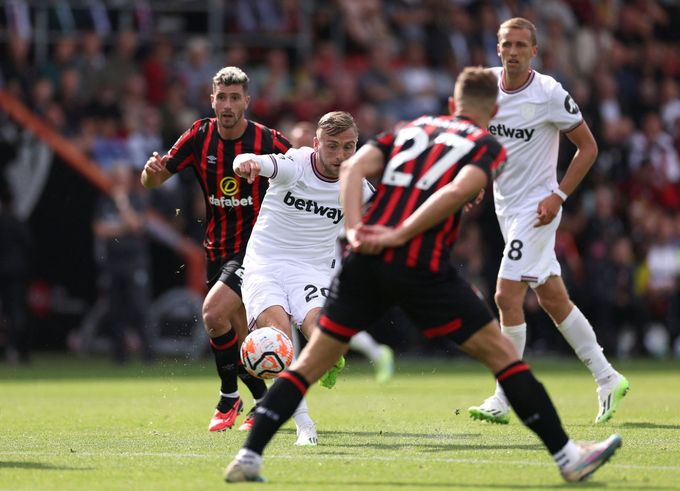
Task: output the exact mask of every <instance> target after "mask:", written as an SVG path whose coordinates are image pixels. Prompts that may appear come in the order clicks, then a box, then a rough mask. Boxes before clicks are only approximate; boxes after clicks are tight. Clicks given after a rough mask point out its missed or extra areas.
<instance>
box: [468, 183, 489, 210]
mask: <svg viewBox="0 0 680 491" xmlns="http://www.w3.org/2000/svg"><path fill="white" fill-rule="evenodd" d="M485 194H486V190H485V189H484V188H482V189H481V190H480V191H479V194H478V195H477V196H476V197H475V199H473V200H472V201H470V202H469V203H466V204H465V206H464V207H463V210H464V211H465V212H469V211H470V210H472V209H473V208H474V207H475V206H477V205H478V204H479V203H481V202H482V200H483V199H484V195H485Z"/></svg>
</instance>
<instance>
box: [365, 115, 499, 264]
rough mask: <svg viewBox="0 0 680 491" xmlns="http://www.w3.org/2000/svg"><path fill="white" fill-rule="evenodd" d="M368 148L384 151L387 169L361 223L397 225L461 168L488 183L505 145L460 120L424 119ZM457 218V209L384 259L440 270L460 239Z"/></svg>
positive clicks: (492, 176)
mask: <svg viewBox="0 0 680 491" xmlns="http://www.w3.org/2000/svg"><path fill="white" fill-rule="evenodd" d="M369 144H372V145H375V146H376V147H377V148H378V149H379V150H380V151H382V153H383V155H384V157H385V162H386V164H385V167H384V169H383V173H382V178H381V181H380V183H379V185H378V189H377V191H376V194H375V198H374V200H373V202H372V204H371V206H370V208H369V209H368V211H367V212H366V215H365V216H364V218H363V221H364V222H365V223H368V224H380V225H388V226H396V225H398V224H399V223H401V222H403V221H404V220H405V219H406V218H407V217H408V216H409V215H411V214H412V213H413V212H414V211H415V210H416V209H417V208H418V207H419V206H420V205H421V204H423V203H424V202H425V200H427V198H429V197H430V196H431V195H432V194H434V193H435V192H436V191H437V190H438V189H440V188H442V187H443V186H445V185H446V184H448V183H450V182H451V181H453V179H454V178H455V177H456V175H457V174H458V172H460V169H461V168H463V166H465V165H475V166H477V167H479V168H481V169H482V170H483V171H484V172H486V174H487V176H488V177H489V182H491V181H492V180H493V179H494V178H495V177H496V175H498V173H500V171H501V169H502V167H503V165H504V164H505V161H506V152H505V149H504V148H503V146H502V145H501V144H500V143H498V141H497V140H496V139H495V138H494V137H493V136H491V135H490V134H489V133H488V132H487V131H486V130H485V129H482V128H480V127H479V126H477V125H476V124H475V123H474V122H473V121H472V120H470V119H467V118H464V117H453V116H438V117H433V116H423V117H420V118H418V119H416V120H414V121H412V122H410V123H408V124H407V125H405V126H403V127H401V128H400V129H399V130H398V131H396V132H390V133H383V134H381V135H379V136H378V137H376V139H375V140H373V141H371V142H369ZM461 213H462V211H461V210H459V211H458V212H456V213H455V214H453V215H451V216H450V217H448V218H447V219H446V220H445V221H443V222H441V223H439V224H437V225H436V226H434V227H432V228H430V229H429V230H427V231H425V232H423V233H422V234H420V235H417V236H415V237H413V238H412V239H411V240H410V241H409V242H408V243H406V244H405V245H404V246H402V247H399V248H390V249H386V250H385V251H384V252H383V255H382V257H383V260H384V261H386V262H389V263H395V264H402V265H406V266H407V267H411V268H423V269H428V270H430V271H434V272H437V271H441V270H442V268H443V267H446V265H448V263H449V256H450V251H451V248H452V246H453V244H454V242H455V241H456V238H457V237H458V232H459V231H460V218H461Z"/></svg>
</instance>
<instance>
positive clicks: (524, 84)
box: [500, 69, 536, 94]
mask: <svg viewBox="0 0 680 491" xmlns="http://www.w3.org/2000/svg"><path fill="white" fill-rule="evenodd" d="M503 73H505V70H503V71H501V84H500V87H501V90H502V91H503V92H505V93H506V94H516V93H517V92H521V91H522V90H524V89H526V88H527V87H529V85H530V84H531V82H532V81H533V80H534V77H535V76H536V72H535V71H533V70H532V69H530V70H529V77H528V78H527V81H526V82H524V83H523V84H522V85H521V86H519V87H517V88H516V89H513V90H508V89H506V88H505V87H504V85H505V84H504V83H503Z"/></svg>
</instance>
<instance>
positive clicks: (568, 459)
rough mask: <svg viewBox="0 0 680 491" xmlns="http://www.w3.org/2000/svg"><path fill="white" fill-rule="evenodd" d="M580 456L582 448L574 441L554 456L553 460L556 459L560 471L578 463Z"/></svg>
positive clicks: (570, 441)
mask: <svg viewBox="0 0 680 491" xmlns="http://www.w3.org/2000/svg"><path fill="white" fill-rule="evenodd" d="M580 456H581V448H580V447H579V446H578V445H576V444H575V443H574V442H573V441H572V440H569V441H568V442H567V444H566V445H565V446H564V447H562V449H561V450H560V451H559V452H557V453H556V454H553V459H555V462H556V463H557V466H558V467H559V468H560V469H564V468H565V467H567V466H569V464H573V463H574V462H576V461H577V460H578V459H579V457H580Z"/></svg>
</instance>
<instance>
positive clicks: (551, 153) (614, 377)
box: [469, 17, 629, 424]
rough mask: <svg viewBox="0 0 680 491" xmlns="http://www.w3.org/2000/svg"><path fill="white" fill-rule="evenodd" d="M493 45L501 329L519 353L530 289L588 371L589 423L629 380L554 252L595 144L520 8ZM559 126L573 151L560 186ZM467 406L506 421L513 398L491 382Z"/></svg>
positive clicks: (600, 419) (601, 417)
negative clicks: (591, 389) (501, 155)
mask: <svg viewBox="0 0 680 491" xmlns="http://www.w3.org/2000/svg"><path fill="white" fill-rule="evenodd" d="M497 50H498V55H499V56H500V58H501V62H502V66H501V67H495V68H491V69H490V70H492V71H493V72H494V73H495V74H496V76H497V77H498V81H499V88H500V91H499V97H498V105H499V107H500V110H499V111H498V113H497V114H496V115H495V116H494V118H493V119H492V120H491V122H490V124H489V132H490V133H491V134H493V135H494V136H495V137H496V138H498V140H499V141H500V142H501V143H502V144H503V146H505V148H506V149H507V151H508V164H507V166H506V169H505V172H504V173H503V174H502V175H501V176H500V177H499V178H498V179H496V180H495V182H494V188H493V190H494V202H495V207H496V215H497V217H498V222H499V224H500V228H501V232H502V234H503V239H504V240H505V248H504V250H503V258H502V260H501V264H500V270H499V272H498V282H497V284H496V294H495V301H496V305H497V306H498V309H499V312H500V320H501V329H502V331H503V333H504V334H505V335H506V336H508V337H509V338H510V339H511V340H512V342H513V344H514V345H515V347H516V348H517V351H518V353H519V355H520V358H522V356H523V354H524V346H525V343H526V322H525V319H524V311H523V304H524V297H525V295H526V292H527V288H528V287H529V286H530V287H531V288H533V290H534V292H535V293H536V295H537V297H538V300H539V302H540V305H541V307H542V308H543V310H545V312H546V313H547V314H548V315H549V316H550V318H551V319H552V320H553V322H554V323H555V325H556V326H557V329H558V330H559V331H560V333H562V335H563V336H564V338H565V339H566V340H567V342H568V343H569V344H570V345H571V347H572V348H573V349H574V351H575V352H576V355H577V356H578V357H579V359H580V360H581V361H582V362H583V363H584V364H585V365H586V366H587V367H588V369H589V370H590V371H591V373H592V374H593V377H594V378H595V381H596V382H597V385H598V388H597V395H598V400H599V411H598V413H597V416H596V418H595V423H604V422H606V421H608V420H609V419H611V417H612V416H613V414H614V411H615V410H616V408H617V406H618V404H619V402H620V400H621V398H622V397H623V396H624V395H625V394H626V393H627V392H628V390H629V384H628V380H626V378H625V377H624V376H622V375H621V374H619V373H618V372H617V371H616V370H615V369H614V368H613V367H612V366H611V364H610V363H609V362H608V361H607V358H606V357H605V356H604V354H603V353H602V348H601V347H600V346H599V344H598V342H597V338H596V336H595V332H594V331H593V327H592V326H591V325H590V323H589V322H588V319H586V317H585V316H584V315H583V314H582V313H581V311H580V310H579V309H578V307H576V306H575V305H574V304H573V303H572V302H571V300H570V299H569V294H568V292H567V289H566V287H565V285H564V282H563V281H562V277H561V276H560V274H561V269H560V264H559V262H558V261H557V258H556V255H555V233H556V231H557V227H558V226H559V223H560V219H561V216H562V203H564V201H566V199H567V198H568V196H569V195H570V194H571V193H572V192H574V190H575V189H576V187H577V186H578V185H579V183H580V182H581V180H582V179H583V177H584V176H585V175H586V173H587V172H588V170H589V169H590V167H591V166H592V165H593V163H594V162H595V158H596V157H597V143H596V142H595V139H594V138H593V135H592V134H591V132H590V129H589V128H588V125H587V124H586V122H585V121H584V120H583V116H582V115H581V112H580V110H579V108H578V106H577V105H576V103H575V102H574V100H573V99H572V98H571V96H570V95H569V94H568V93H567V92H566V91H565V90H564V89H563V88H562V86H561V85H560V84H559V83H558V82H557V81H556V80H555V79H553V78H552V77H549V76H547V75H543V74H541V73H538V72H536V71H535V70H533V69H532V68H531V60H532V59H533V58H534V57H535V56H536V53H537V46H536V28H535V26H534V25H533V24H532V23H531V22H530V21H528V20H526V19H523V18H520V17H517V18H513V19H510V20H507V21H505V22H504V23H502V24H501V25H500V28H499V29H498V45H497ZM560 133H564V134H566V135H567V137H568V138H569V140H571V142H572V143H573V144H574V145H576V148H577V151H576V153H575V155H574V158H573V159H572V161H571V163H570V165H569V168H568V169H567V171H566V173H565V175H564V177H563V178H562V181H561V182H560V183H559V185H558V182H557V158H558V150H559V143H560ZM469 412H470V415H471V416H472V417H473V418H476V419H481V420H485V421H490V422H493V423H502V424H504V423H507V422H508V420H509V414H510V406H509V405H508V401H507V399H506V397H505V394H503V390H502V389H501V388H500V386H499V385H498V384H497V386H496V392H495V394H494V395H492V396H491V397H489V398H488V399H486V400H485V401H484V402H483V403H482V404H481V405H480V406H472V407H470V408H469Z"/></svg>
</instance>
